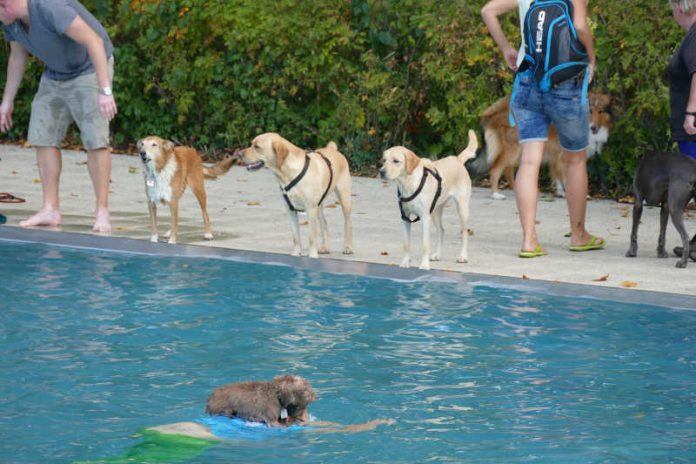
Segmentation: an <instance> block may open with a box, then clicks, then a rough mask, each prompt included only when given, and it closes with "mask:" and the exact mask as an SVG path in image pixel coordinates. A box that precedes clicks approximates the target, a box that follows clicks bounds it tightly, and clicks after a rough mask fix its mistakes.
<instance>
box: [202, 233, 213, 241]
mask: <svg viewBox="0 0 696 464" xmlns="http://www.w3.org/2000/svg"><path fill="white" fill-rule="evenodd" d="M203 239H204V240H212V239H213V234H212V233H207V232H206V233H205V234H203Z"/></svg>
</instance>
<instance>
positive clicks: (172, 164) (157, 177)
mask: <svg viewBox="0 0 696 464" xmlns="http://www.w3.org/2000/svg"><path fill="white" fill-rule="evenodd" d="M145 166H146V169H145V185H146V186H147V197H148V199H149V200H150V202H152V203H158V202H160V201H161V202H163V203H171V201H172V178H173V177H174V173H175V172H176V170H177V168H178V166H177V164H176V158H175V157H173V156H172V157H171V158H170V159H169V161H167V164H165V165H164V168H162V170H161V171H156V170H155V163H154V162H153V161H150V162H148V163H147V164H146V165H145Z"/></svg>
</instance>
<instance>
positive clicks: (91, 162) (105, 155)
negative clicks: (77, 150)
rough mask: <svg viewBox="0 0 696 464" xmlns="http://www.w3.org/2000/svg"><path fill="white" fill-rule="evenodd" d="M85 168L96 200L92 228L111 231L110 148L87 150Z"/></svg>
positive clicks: (107, 232)
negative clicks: (90, 179)
mask: <svg viewBox="0 0 696 464" xmlns="http://www.w3.org/2000/svg"><path fill="white" fill-rule="evenodd" d="M87 153H88V155H87V169H88V170H89V175H90V177H91V178H92V185H93V186H94V195H95V197H96V200H97V207H96V211H95V214H94V215H95V222H94V227H93V228H92V230H93V231H94V232H99V233H102V234H110V233H111V218H110V215H109V182H110V181H111V150H109V149H108V148H99V149H97V150H88V152H87Z"/></svg>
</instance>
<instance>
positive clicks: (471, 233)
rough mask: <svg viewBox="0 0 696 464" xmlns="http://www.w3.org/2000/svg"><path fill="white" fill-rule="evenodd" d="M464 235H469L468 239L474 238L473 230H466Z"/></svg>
mask: <svg viewBox="0 0 696 464" xmlns="http://www.w3.org/2000/svg"><path fill="white" fill-rule="evenodd" d="M466 233H467V234H469V237H473V236H474V229H466Z"/></svg>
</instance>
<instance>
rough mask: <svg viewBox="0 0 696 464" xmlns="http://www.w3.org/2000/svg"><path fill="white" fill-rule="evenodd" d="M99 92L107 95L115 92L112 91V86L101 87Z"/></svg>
mask: <svg viewBox="0 0 696 464" xmlns="http://www.w3.org/2000/svg"><path fill="white" fill-rule="evenodd" d="M99 93H100V94H102V95H106V96H107V97H108V96H110V95H112V94H113V92H112V91H111V87H109V86H106V87H100V88H99Z"/></svg>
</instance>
